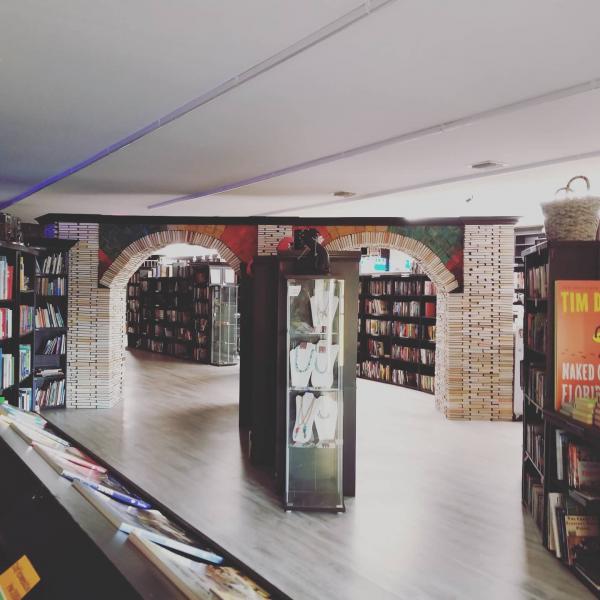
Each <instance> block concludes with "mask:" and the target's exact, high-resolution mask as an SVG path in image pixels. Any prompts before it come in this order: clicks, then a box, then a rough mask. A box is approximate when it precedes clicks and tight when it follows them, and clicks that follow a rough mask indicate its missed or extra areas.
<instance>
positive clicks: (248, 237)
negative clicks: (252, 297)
mask: <svg viewBox="0 0 600 600" xmlns="http://www.w3.org/2000/svg"><path fill="white" fill-rule="evenodd" d="M162 231H184V232H189V233H197V234H203V235H205V236H209V238H213V239H215V240H217V241H219V242H220V243H222V244H224V245H225V246H226V247H227V248H228V249H229V250H231V252H233V254H234V255H235V256H236V257H237V258H238V259H239V260H240V261H242V262H250V261H251V260H252V259H253V258H254V256H256V253H257V248H258V228H257V226H256V225H204V224H185V223H181V224H139V225H133V224H121V223H101V224H100V231H99V248H98V263H99V264H98V281H99V282H102V279H103V276H104V275H105V273H107V272H108V271H109V269H110V268H111V266H112V264H113V263H114V261H115V260H117V258H118V257H119V256H120V255H121V253H122V252H123V251H124V250H125V249H126V248H128V247H129V246H131V244H133V243H134V242H136V241H137V240H140V239H142V238H146V237H147V236H149V235H151V234H154V233H159V232H162ZM103 284H105V283H104V282H103Z"/></svg>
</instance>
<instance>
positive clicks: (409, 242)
mask: <svg viewBox="0 0 600 600" xmlns="http://www.w3.org/2000/svg"><path fill="white" fill-rule="evenodd" d="M365 246H377V247H378V248H393V249H394V250H401V251H402V252H406V254H409V255H410V256H412V257H413V258H415V259H416V260H418V261H419V264H420V265H421V268H422V269H423V271H425V273H426V274H427V276H428V277H429V278H430V279H431V281H433V282H434V283H435V285H436V286H437V288H438V290H440V291H442V292H451V291H453V290H456V289H458V288H459V287H460V286H459V283H458V281H457V280H456V277H455V276H454V274H453V273H452V272H451V271H450V270H449V269H448V267H446V265H445V264H444V263H443V262H442V261H441V260H440V258H439V257H438V255H437V254H435V252H433V250H431V248H428V247H427V246H426V245H425V244H424V243H423V242H420V241H419V240H415V239H413V238H410V237H407V236H405V235H400V234H398V233H392V232H389V231H359V232H356V233H352V234H348V235H343V236H340V237H338V238H334V239H332V240H330V241H329V242H327V243H326V244H325V247H326V248H327V249H328V250H336V251H344V250H356V249H358V248H361V247H365Z"/></svg>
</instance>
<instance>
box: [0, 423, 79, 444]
mask: <svg viewBox="0 0 600 600" xmlns="http://www.w3.org/2000/svg"><path fill="white" fill-rule="evenodd" d="M10 427H11V429H12V430H13V431H14V432H15V433H17V434H18V435H20V436H21V437H22V438H23V439H24V440H25V441H26V442H27V443H28V444H33V443H34V442H37V443H38V444H39V445H40V446H49V447H50V448H55V449H61V448H66V447H68V446H69V445H70V444H69V442H67V441H66V440H63V439H61V438H59V437H58V436H57V435H54V434H53V433H50V432H49V431H47V430H46V429H41V428H39V427H32V426H30V425H26V424H25V423H24V422H22V421H21V422H16V421H12V423H11V424H10Z"/></svg>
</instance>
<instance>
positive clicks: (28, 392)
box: [18, 388, 35, 412]
mask: <svg viewBox="0 0 600 600" xmlns="http://www.w3.org/2000/svg"><path fill="white" fill-rule="evenodd" d="M18 402H19V408H20V409H21V410H25V411H28V412H30V411H33V410H35V405H34V403H33V390H32V389H31V388H19V395H18Z"/></svg>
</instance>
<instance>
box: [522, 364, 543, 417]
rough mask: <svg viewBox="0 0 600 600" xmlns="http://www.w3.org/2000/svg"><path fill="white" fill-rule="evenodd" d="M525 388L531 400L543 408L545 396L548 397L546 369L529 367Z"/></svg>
mask: <svg viewBox="0 0 600 600" xmlns="http://www.w3.org/2000/svg"><path fill="white" fill-rule="evenodd" d="M525 390H526V393H527V395H528V396H529V397H530V398H531V400H533V402H535V403H536V404H537V405H538V406H540V407H542V408H543V406H544V398H545V397H546V370H545V369H542V368H539V367H533V366H532V367H529V370H528V372H527V381H526V382H525Z"/></svg>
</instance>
